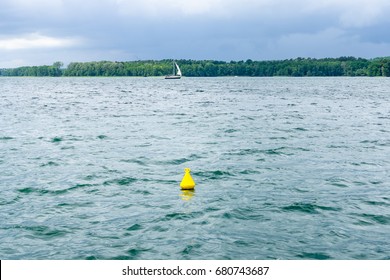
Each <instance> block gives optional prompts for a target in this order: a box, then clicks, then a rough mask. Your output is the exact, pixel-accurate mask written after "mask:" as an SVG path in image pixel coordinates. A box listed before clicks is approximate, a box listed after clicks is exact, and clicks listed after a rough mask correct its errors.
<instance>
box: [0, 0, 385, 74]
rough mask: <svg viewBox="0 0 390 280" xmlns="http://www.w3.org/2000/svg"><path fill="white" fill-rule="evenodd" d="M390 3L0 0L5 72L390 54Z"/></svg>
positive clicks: (0, 49)
mask: <svg viewBox="0 0 390 280" xmlns="http://www.w3.org/2000/svg"><path fill="white" fill-rule="evenodd" d="M389 15H390V0H0V68H3V67H16V66H22V65H44V64H52V63H53V62H55V61H62V62H64V63H65V64H67V63H69V62H72V61H99V60H111V61H130V60H146V59H164V58H174V59H180V58H183V59H213V60H224V61H230V60H246V59H252V60H273V59H285V58H296V57H313V58H323V57H339V56H356V57H365V58H374V57H379V56H390V16H389Z"/></svg>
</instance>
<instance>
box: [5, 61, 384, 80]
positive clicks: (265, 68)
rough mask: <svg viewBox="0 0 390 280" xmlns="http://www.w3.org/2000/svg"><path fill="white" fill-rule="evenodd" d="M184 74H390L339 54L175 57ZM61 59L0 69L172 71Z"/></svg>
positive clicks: (167, 66) (376, 64) (148, 64)
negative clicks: (229, 58) (256, 58)
mask: <svg viewBox="0 0 390 280" xmlns="http://www.w3.org/2000/svg"><path fill="white" fill-rule="evenodd" d="M176 62H177V64H179V66H180V68H181V71H182V73H183V76H187V77H217V76H250V77H272V76H292V77H308V76H370V77H373V76H385V77H389V76H390V57H382V58H375V59H364V58H355V57H339V58H322V59H314V58H300V57H299V58H295V59H286V60H266V61H253V60H250V59H248V60H246V61H230V62H226V61H216V60H185V59H179V60H176ZM63 66H64V65H63V63H62V62H55V63H53V65H43V66H24V67H17V68H3V69H0V76H38V77H42V76H43V77H44V76H51V77H60V76H69V77H74V76H82V77H84V76H138V77H149V76H165V75H168V74H171V72H172V60H170V59H164V60H139V61H127V62H118V61H115V62H113V61H96V62H71V63H69V65H67V67H63Z"/></svg>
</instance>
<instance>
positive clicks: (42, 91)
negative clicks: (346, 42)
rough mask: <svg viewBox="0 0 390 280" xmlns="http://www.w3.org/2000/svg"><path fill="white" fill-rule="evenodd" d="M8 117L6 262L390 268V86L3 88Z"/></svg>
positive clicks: (216, 81)
mask: <svg viewBox="0 0 390 280" xmlns="http://www.w3.org/2000/svg"><path fill="white" fill-rule="evenodd" d="M0 108H1V110H0V191H1V195H0V259H390V238H389V236H390V235H389V233H390V79H385V78H183V79H182V80H176V81H173V80H171V81H169V80H164V79H161V78H1V79H0ZM185 167H189V168H191V170H192V172H191V173H192V176H193V178H194V180H195V182H196V184H197V185H196V189H195V191H194V192H190V191H181V190H180V188H179V184H180V181H181V178H182V176H183V169H184V168H185Z"/></svg>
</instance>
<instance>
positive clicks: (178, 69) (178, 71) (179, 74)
mask: <svg viewBox="0 0 390 280" xmlns="http://www.w3.org/2000/svg"><path fill="white" fill-rule="evenodd" d="M175 65H176V69H177V72H176V73H177V75H178V76H181V71H180V68H179V65H177V63H176V62H175Z"/></svg>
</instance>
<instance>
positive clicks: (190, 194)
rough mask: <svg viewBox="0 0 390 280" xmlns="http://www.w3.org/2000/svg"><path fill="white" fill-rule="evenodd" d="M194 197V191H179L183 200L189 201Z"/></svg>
mask: <svg viewBox="0 0 390 280" xmlns="http://www.w3.org/2000/svg"><path fill="white" fill-rule="evenodd" d="M194 195H195V190H181V194H180V197H181V199H183V200H186V201H188V200H191V199H192V198H193V196H194Z"/></svg>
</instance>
